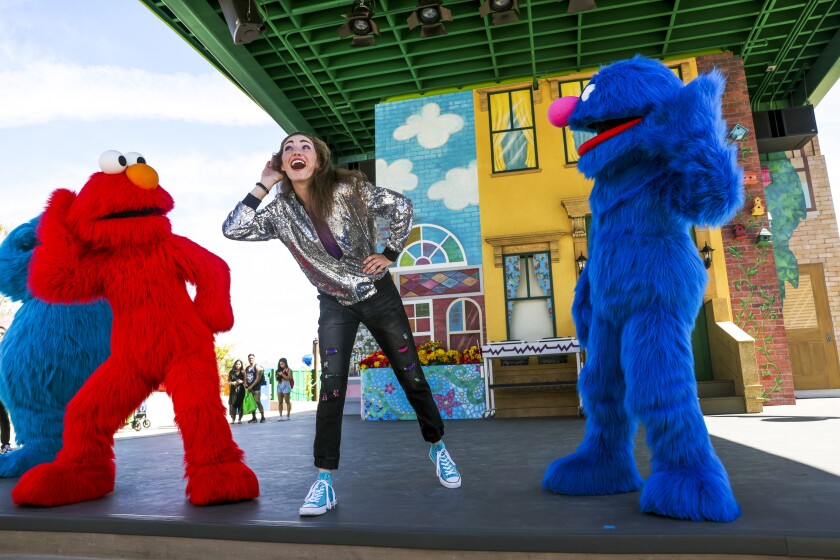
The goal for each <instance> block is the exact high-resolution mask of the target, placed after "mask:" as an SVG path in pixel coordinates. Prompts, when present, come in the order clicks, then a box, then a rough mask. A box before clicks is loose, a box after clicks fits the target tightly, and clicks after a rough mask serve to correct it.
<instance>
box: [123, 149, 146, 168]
mask: <svg viewBox="0 0 840 560" xmlns="http://www.w3.org/2000/svg"><path fill="white" fill-rule="evenodd" d="M125 159H126V160H128V165H134V164H135V163H146V158H144V157H143V156H142V155H140V154H138V153H137V152H128V153H127V154H125Z"/></svg>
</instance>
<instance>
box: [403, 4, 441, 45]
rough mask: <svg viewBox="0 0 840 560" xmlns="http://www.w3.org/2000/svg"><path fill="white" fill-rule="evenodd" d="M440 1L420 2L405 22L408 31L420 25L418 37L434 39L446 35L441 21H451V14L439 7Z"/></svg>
mask: <svg viewBox="0 0 840 560" xmlns="http://www.w3.org/2000/svg"><path fill="white" fill-rule="evenodd" d="M441 4H443V1H442V0H420V2H419V3H418V5H417V9H415V10H414V11H413V12H411V15H410V16H408V19H407V20H406V22H407V23H408V28H409V29H414V28H415V27H417V26H418V25H422V26H423V27H422V29H421V30H420V36H421V37H423V38H425V37H435V36H437V35H446V28H445V27H444V26H443V23H441V22H443V21H452V12H450V11H449V10H448V9H446V8H444V7H443V6H441Z"/></svg>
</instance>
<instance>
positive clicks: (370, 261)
mask: <svg viewBox="0 0 840 560" xmlns="http://www.w3.org/2000/svg"><path fill="white" fill-rule="evenodd" d="M363 264H364V266H363V267H362V272H364V273H365V274H379V273H380V272H382V271H383V270H386V269H387V268H388V267H389V266H391V265H392V264H394V261H389V260H388V259H387V258H386V257H385V255H383V254H382V253H374V254H372V255H371V256H369V257H368V258H366V259H365V261H364V263H363Z"/></svg>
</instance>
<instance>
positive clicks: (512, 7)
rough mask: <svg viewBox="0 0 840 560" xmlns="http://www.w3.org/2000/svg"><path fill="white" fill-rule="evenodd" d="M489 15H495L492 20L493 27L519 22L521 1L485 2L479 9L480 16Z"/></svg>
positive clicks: (497, 0) (494, 0)
mask: <svg viewBox="0 0 840 560" xmlns="http://www.w3.org/2000/svg"><path fill="white" fill-rule="evenodd" d="M487 14H493V15H492V16H491V18H490V24H491V25H504V24H506V23H513V22H515V21H519V15H517V14H519V0H485V2H484V4H482V5H481V8H479V9H478V15H480V16H481V17H487Z"/></svg>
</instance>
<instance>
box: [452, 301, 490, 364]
mask: <svg viewBox="0 0 840 560" xmlns="http://www.w3.org/2000/svg"><path fill="white" fill-rule="evenodd" d="M446 333H447V335H446V336H447V344H448V346H449V348H451V349H454V350H461V351H463V350H466V349H467V348H469V347H470V346H479V347H480V346H481V345H482V344H484V333H483V332H482V329H481V306H479V305H478V303H476V302H475V301H474V300H472V299H468V298H461V299H456V300H455V301H453V302H452V303H451V304H450V305H449V308H447V310H446Z"/></svg>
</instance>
